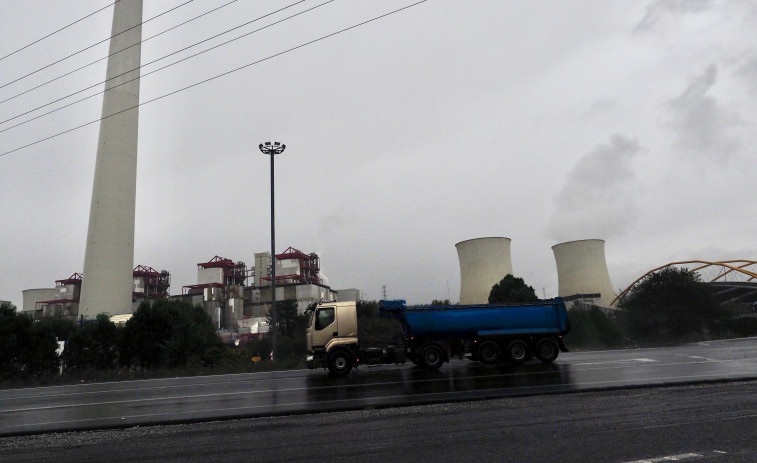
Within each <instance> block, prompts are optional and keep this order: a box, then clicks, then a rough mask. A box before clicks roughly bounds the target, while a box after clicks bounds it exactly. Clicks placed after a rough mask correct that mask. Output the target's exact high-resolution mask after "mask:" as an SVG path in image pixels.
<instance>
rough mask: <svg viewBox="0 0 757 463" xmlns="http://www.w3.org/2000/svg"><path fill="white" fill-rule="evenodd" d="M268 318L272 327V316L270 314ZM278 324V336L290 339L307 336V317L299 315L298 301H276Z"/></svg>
mask: <svg viewBox="0 0 757 463" xmlns="http://www.w3.org/2000/svg"><path fill="white" fill-rule="evenodd" d="M266 318H267V319H268V323H269V325H271V324H272V319H271V315H270V314H268V316H267V317H266ZM276 322H277V324H278V334H280V335H282V336H287V337H288V338H290V339H291V338H295V337H297V338H301V337H303V336H305V326H306V325H307V322H308V320H307V317H306V316H305V315H300V314H299V312H298V306H297V301H296V300H293V299H288V300H285V301H276Z"/></svg>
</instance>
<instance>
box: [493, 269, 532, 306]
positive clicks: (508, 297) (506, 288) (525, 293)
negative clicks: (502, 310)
mask: <svg viewBox="0 0 757 463" xmlns="http://www.w3.org/2000/svg"><path fill="white" fill-rule="evenodd" d="M538 300H539V298H538V297H536V292H534V288H532V287H530V286H528V285H527V284H526V282H525V281H523V278H516V277H514V276H512V275H509V274H508V275H507V276H505V277H504V278H503V279H502V280H500V282H499V283H497V284H496V285H494V286H492V290H491V292H490V293H489V303H490V304H493V303H495V302H532V301H538Z"/></svg>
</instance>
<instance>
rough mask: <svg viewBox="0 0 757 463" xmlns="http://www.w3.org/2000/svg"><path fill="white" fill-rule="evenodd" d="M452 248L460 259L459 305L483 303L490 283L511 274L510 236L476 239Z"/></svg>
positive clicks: (489, 289)
mask: <svg viewBox="0 0 757 463" xmlns="http://www.w3.org/2000/svg"><path fill="white" fill-rule="evenodd" d="M455 247H456V248H457V258H458V260H459V262H460V304H486V303H487V302H489V293H490V292H491V289H492V286H494V285H495V284H497V283H499V281H500V280H502V278H504V277H505V276H506V275H508V274H511V275H512V274H513V264H512V258H511V256H510V238H504V237H489V238H475V239H471V240H467V241H461V242H459V243H457V244H456V245H455Z"/></svg>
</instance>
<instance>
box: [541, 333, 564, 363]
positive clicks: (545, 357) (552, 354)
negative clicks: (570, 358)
mask: <svg viewBox="0 0 757 463" xmlns="http://www.w3.org/2000/svg"><path fill="white" fill-rule="evenodd" d="M559 354H560V348H559V347H558V346H557V341H555V340H554V339H552V338H541V339H539V341H538V342H537V343H536V358H538V359H539V360H541V361H542V363H551V362H554V361H555V359H556V358H557V356H558V355H559Z"/></svg>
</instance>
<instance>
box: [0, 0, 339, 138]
mask: <svg viewBox="0 0 757 463" xmlns="http://www.w3.org/2000/svg"><path fill="white" fill-rule="evenodd" d="M236 1H237V0H233V1H232V2H229V3H226V4H225V5H221V6H220V7H218V8H223V7H224V6H227V5H230V4H231V3H233V2H236ZM304 1H306V0H299V1H297V2H294V3H292V4H290V5H287V6H285V7H283V8H279V9H278V10H275V11H272V12H270V13H268V14H265V15H263V16H260V17H258V18H255V19H253V20H251V21H247V22H246V23H244V24H241V25H239V26H236V27H233V28H231V29H227V30H226V31H224V32H221V33H220V34H216V35H214V36H212V37H208V38H206V39H204V40H200V41H199V42H196V43H194V44H192V45H189V46H187V47H184V48H181V49H179V50H176V51H174V52H171V53H169V54H167V55H163V56H161V57H160V58H157V59H154V60H152V61H150V62H149V63H145V64H142V65H140V66H139V67H136V68H134V69H129V70H128V71H124V72H122V73H121V74H118V75H116V76H113V77H111V78H110V79H106V80H104V81H101V82H98V83H96V84H93V85H90V86H89V87H85V88H83V89H81V90H77V91H75V92H73V93H69V94H68V95H66V96H63V97H61V98H58V99H56V100H53V101H50V102H48V103H45V104H43V105H40V106H37V107H36V108H32V109H30V110H28V111H25V112H23V113H20V114H17V115H15V116H13V117H11V118H8V119H5V120H3V121H0V124H4V123H6V122H9V121H12V120H14V119H18V118H19V117H21V116H25V115H26V114H29V113H32V112H34V111H37V110H38V109H42V108H44V107H46V106H50V105H51V104H55V103H57V102H59V101H62V100H65V99H66V98H69V97H71V96H74V95H77V94H79V93H81V92H84V91H86V90H89V89H90V88H93V87H97V86H98V85H100V84H103V83H107V82H108V81H110V80H113V79H117V78H118V77H121V76H123V75H125V74H128V73H130V72H133V71H136V70H138V69H141V68H143V67H145V66H149V65H151V64H155V63H157V62H158V61H161V60H163V59H165V58H168V57H169V56H173V55H175V54H177V53H181V52H182V51H186V50H188V49H190V48H193V47H196V46H197V45H200V44H202V43H205V42H208V41H210V40H213V39H215V38H218V37H220V36H222V35H225V34H228V33H229V32H231V31H234V30H236V29H239V28H241V27H244V26H247V25H249V24H252V23H254V22H256V21H259V20H261V19H263V18H266V17H268V16H271V15H273V14H276V13H279V12H281V11H284V10H286V9H288V8H291V7H293V6H294V5H297V4H299V3H302V2H304ZM331 1H333V0H331ZM327 3H330V2H327ZM318 6H321V5H318ZM218 8H216V9H218ZM312 9H315V8H310V10H312ZM310 10H305V11H310ZM213 11H215V10H211V11H208V12H206V13H203V15H205V14H208V13H211V12H213ZM203 15H201V16H203ZM199 17H200V16H197V17H196V18H192V19H191V20H190V21H192V20H194V19H197V18H199ZM292 17H294V16H290V18H292ZM287 19H289V18H287ZM186 22H189V21H186ZM186 22H185V23H182V24H179V25H177V26H174V27H172V28H170V29H166V30H164V31H163V32H160V33H158V34H155V35H153V36H152V37H149V38H147V39H145V40H142V41H141V42H137V43H135V44H133V45H130V46H128V47H126V48H124V49H121V50H119V51H117V52H114V53H111V54H110V55H108V56H106V57H104V58H100V59H99V60H97V61H93V62H91V63H89V64H87V65H84V66H82V67H81V68H79V69H83V68H85V67H87V66H89V65H91V64H94V63H97V62H98V61H102V60H104V59H107V58H109V57H111V56H113V55H115V54H117V53H120V52H122V51H124V50H128V49H129V48H132V47H136V46H137V45H139V44H141V43H144V42H146V41H147V40H150V39H152V38H155V37H157V36H159V35H161V34H164V33H166V32H168V31H170V30H172V29H175V28H177V27H179V26H182V25H184V24H186ZM274 24H276V23H274ZM246 35H249V34H245V35H243V36H241V37H245V36H246ZM241 37H238V38H241ZM238 38H237V39H238ZM237 39H233V40H237ZM233 40H229V41H228V42H225V43H223V44H221V45H225V44H226V43H229V42H232V41H233ZM213 48H217V46H216V47H213ZM208 50H212V48H209V49H208ZM198 54H200V53H198ZM194 56H197V55H192V56H191V57H194ZM185 59H188V58H185ZM182 61H183V60H182ZM180 62H181V61H177V62H176V63H180ZM176 63H174V64H176ZM79 69H75V70H73V71H71V72H69V73H68V74H72V73H74V72H76V71H78V70H79ZM161 69H165V67H163V68H161ZM153 72H155V71H153ZM153 72H150V73H148V74H145V75H149V74H152V73H153ZM68 74H64V75H62V76H58V77H56V78H55V79H53V80H51V81H48V82H46V83H45V84H42V85H46V84H48V83H50V82H53V81H55V80H58V79H60V78H62V77H65V76H67V75H68ZM42 85H39V86H37V87H40V86H42ZM121 85H123V84H121ZM37 87H35V88H32V89H29V90H27V91H26V92H24V93H28V92H30V91H32V90H34V89H36V88H37ZM100 93H103V92H99V93H96V94H94V95H99V94H100ZM21 95H22V94H18V95H16V96H21ZM94 95H92V96H94ZM16 96H14V97H11V98H8V99H6V100H3V101H0V104H3V103H5V102H6V101H9V100H11V99H13V98H15V97H16ZM87 98H89V97H87ZM84 99H86V98H84ZM78 101H83V100H78ZM67 106H68V105H67ZM67 106H63V107H62V108H64V107H67ZM45 114H49V113H45ZM35 119H36V118H35ZM29 120H30V121H31V120H34V119H29ZM14 127H15V126H14ZM0 132H3V131H2V130H0Z"/></svg>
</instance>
